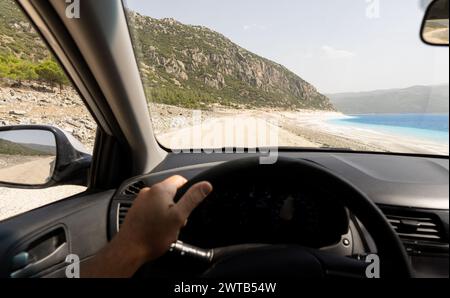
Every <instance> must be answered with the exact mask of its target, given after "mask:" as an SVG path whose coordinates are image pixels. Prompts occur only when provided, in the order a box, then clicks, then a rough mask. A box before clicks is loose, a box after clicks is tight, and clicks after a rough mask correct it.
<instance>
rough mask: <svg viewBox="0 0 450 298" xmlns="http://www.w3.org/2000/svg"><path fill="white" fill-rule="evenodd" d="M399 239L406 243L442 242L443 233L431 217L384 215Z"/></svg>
mask: <svg viewBox="0 0 450 298" xmlns="http://www.w3.org/2000/svg"><path fill="white" fill-rule="evenodd" d="M386 217H387V218H388V221H389V223H390V224H391V225H392V227H393V228H394V230H395V231H396V232H397V234H398V235H399V237H400V238H401V239H403V240H408V241H424V242H425V241H426V242H442V241H443V231H442V229H441V226H440V224H439V221H438V220H437V219H435V218H433V217H431V216H426V215H425V216H419V215H418V216H415V215H414V216H410V215H409V216H403V215H392V214H386Z"/></svg>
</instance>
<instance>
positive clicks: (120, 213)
mask: <svg viewBox="0 0 450 298" xmlns="http://www.w3.org/2000/svg"><path fill="white" fill-rule="evenodd" d="M132 205H133V203H132V202H129V203H119V205H118V206H117V230H119V229H120V226H121V225H122V224H123V222H124V221H125V216H127V213H128V210H129V209H130V208H131V206H132Z"/></svg>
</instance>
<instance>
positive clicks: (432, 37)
mask: <svg viewBox="0 0 450 298" xmlns="http://www.w3.org/2000/svg"><path fill="white" fill-rule="evenodd" d="M448 1H449V0H435V1H433V2H432V3H431V4H430V6H428V9H427V12H426V13H425V18H424V20H423V23H422V32H421V37H422V40H423V41H424V42H425V43H426V44H429V45H440V46H448V20H449V18H448V14H449V11H448V9H449V7H448Z"/></svg>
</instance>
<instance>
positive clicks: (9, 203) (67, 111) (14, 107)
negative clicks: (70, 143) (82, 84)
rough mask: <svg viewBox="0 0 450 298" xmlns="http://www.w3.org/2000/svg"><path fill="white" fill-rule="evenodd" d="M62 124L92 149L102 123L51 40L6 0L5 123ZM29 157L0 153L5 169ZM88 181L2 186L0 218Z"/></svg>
mask: <svg viewBox="0 0 450 298" xmlns="http://www.w3.org/2000/svg"><path fill="white" fill-rule="evenodd" d="M29 124H32V125H33V124H41V125H51V126H56V127H59V128H61V129H63V130H65V131H66V132H68V133H70V134H71V135H73V136H74V137H75V138H76V139H77V140H78V141H80V142H81V143H82V144H83V145H84V146H85V147H86V149H87V151H88V152H92V149H93V146H94V140H95V132H96V129H97V126H96V123H95V121H94V120H93V118H92V117H91V115H90V114H89V112H88V111H87V109H86V107H85V105H84V103H83V102H82V100H81V98H80V97H79V95H78V93H77V92H76V91H75V89H74V88H73V86H72V85H71V83H70V81H69V80H68V78H67V77H66V75H65V73H64V71H63V70H62V68H61V67H60V66H59V64H58V62H57V61H56V59H55V58H54V57H53V56H52V54H51V53H50V51H49V50H48V49H47V47H46V44H45V43H44V42H43V40H42V39H41V37H40V35H39V34H37V32H36V31H35V29H34V28H33V26H31V24H30V22H29V21H28V19H27V18H26V17H25V15H24V13H23V12H22V11H21V10H20V8H19V7H18V5H17V4H16V3H15V2H14V1H12V0H2V1H0V126H10V125H29ZM26 161H27V159H26V158H11V157H10V156H9V157H8V156H7V155H6V154H0V171H1V170H3V171H5V170H10V169H12V168H13V167H14V166H17V165H19V164H20V163H23V162H26ZM84 190H85V187H80V186H71V185H68V186H59V187H52V188H48V189H43V190H32V189H30V190H22V189H12V188H4V187H0V220H4V219H6V218H9V217H11V216H14V215H17V214H21V213H23V212H26V211H29V210H31V209H34V208H37V207H41V206H43V205H46V204H49V203H51V202H54V201H57V200H60V199H63V198H67V197H69V196H72V195H74V194H76V193H79V192H82V191H84Z"/></svg>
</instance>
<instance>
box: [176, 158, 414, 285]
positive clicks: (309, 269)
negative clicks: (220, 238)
mask: <svg viewBox="0 0 450 298" xmlns="http://www.w3.org/2000/svg"><path fill="white" fill-rule="evenodd" d="M263 176H264V177H265V178H268V179H264V182H261V183H270V182H267V181H271V179H273V181H276V182H274V184H275V186H276V187H277V188H280V187H289V188H292V187H293V186H295V187H296V188H298V189H302V188H308V189H318V190H319V189H323V188H326V189H328V190H331V191H332V192H333V193H334V194H335V197H337V198H338V200H339V201H340V202H341V203H342V204H343V206H345V207H346V208H347V209H348V210H349V211H350V212H352V213H353V214H354V215H355V216H356V217H357V218H358V219H359V220H360V221H361V222H362V224H363V225H364V227H365V228H366V229H367V231H368V232H369V234H370V235H371V237H372V238H373V240H374V243H375V245H376V247H377V256H378V259H379V272H380V276H381V277H411V276H412V270H411V268H410V264H409V261H408V257H407V254H406V251H405V249H404V247H403V245H402V242H401V241H400V239H399V237H398V236H397V234H396V233H395V231H394V230H393V228H392V227H391V225H390V224H389V223H388V221H387V219H386V217H385V216H384V215H383V213H382V212H381V210H380V209H379V208H378V207H377V206H376V205H375V204H374V203H373V202H372V201H371V200H370V199H369V198H368V197H367V196H366V195H365V194H364V193H362V192H361V191H359V190H358V189H357V188H356V187H355V186H353V185H352V184H351V183H350V182H348V181H346V180H344V179H343V178H341V177H339V176H337V175H336V174H334V173H332V172H330V171H329V170H327V169H326V168H324V167H323V166H320V165H318V164H316V163H313V162H310V161H306V160H300V159H291V158H284V157H280V158H279V159H278V161H277V162H276V163H275V164H272V165H266V164H260V162H259V158H258V157H250V158H244V159H239V160H234V161H230V162H225V163H223V164H220V165H218V166H215V167H213V168H211V169H209V170H207V171H205V172H202V173H201V174H199V175H198V176H196V177H194V178H193V179H191V180H190V181H188V182H187V183H186V184H185V185H184V186H183V187H182V188H181V189H179V191H178V193H177V195H176V197H175V201H178V200H179V199H180V198H181V196H182V195H183V194H184V193H185V192H186V191H187V190H188V189H189V187H191V186H192V185H193V184H195V183H197V182H200V181H209V182H210V183H211V184H212V185H213V187H214V190H213V193H214V192H222V191H226V189H229V188H230V186H232V185H234V184H242V183H245V180H246V179H247V178H250V177H257V178H256V180H258V179H261V178H260V177H263ZM209 199H214V196H212V197H211V198H207V199H206V200H209ZM202 209H205V201H204V202H203V203H201V204H200V205H199V206H198V207H197V209H196V210H195V211H194V212H193V213H192V214H191V218H190V219H189V221H188V222H187V225H186V227H185V229H186V230H189V228H190V225H192V222H195V221H198V220H199V218H200V216H199V214H201V213H202V212H205V211H206V210H202ZM230 216H232V215H230ZM204 224H205V225H206V224H207V223H204ZM195 227H196V228H197V229H198V227H199V225H198V224H196V225H195ZM329 228H330V229H332V227H329ZM185 229H183V230H185ZM183 230H182V231H181V232H180V239H181V240H183V238H184V237H183V236H184V234H183V233H186V232H185V231H183ZM244 242H245V241H244ZM172 251H179V252H181V253H182V254H185V255H188V256H193V257H197V258H203V259H205V260H207V262H209V268H208V269H207V270H206V272H204V274H203V276H204V277H213V278H241V277H242V278H246V277H247V278H249V277H251V278H283V277H288V278H292V277H326V276H340V277H366V268H367V266H368V265H369V264H370V263H369V262H366V260H362V261H361V260H356V259H354V258H349V257H343V256H337V255H332V254H329V253H325V252H323V251H320V250H318V249H315V248H311V247H303V246H300V245H296V244H264V243H262V244H255V243H240V244H238V245H236V244H234V245H231V246H222V247H214V248H209V249H203V248H200V247H197V246H194V245H189V244H186V243H183V242H178V243H176V244H174V245H173V246H172Z"/></svg>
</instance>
